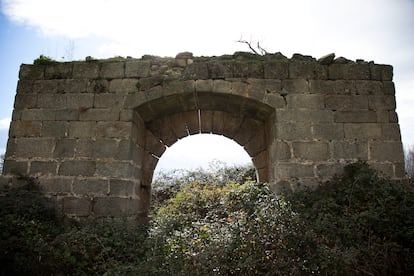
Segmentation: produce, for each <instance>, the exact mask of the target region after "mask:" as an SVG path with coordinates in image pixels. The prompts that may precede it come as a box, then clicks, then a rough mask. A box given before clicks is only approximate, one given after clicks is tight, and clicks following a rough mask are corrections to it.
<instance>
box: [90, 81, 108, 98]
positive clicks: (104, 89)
mask: <svg viewBox="0 0 414 276" xmlns="http://www.w3.org/2000/svg"><path fill="white" fill-rule="evenodd" d="M86 92H87V93H95V94H99V93H108V92H109V81H108V80H104V79H97V80H89V81H88V83H87V85H86Z"/></svg>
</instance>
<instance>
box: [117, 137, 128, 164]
mask: <svg viewBox="0 0 414 276" xmlns="http://www.w3.org/2000/svg"><path fill="white" fill-rule="evenodd" d="M131 151H132V149H131V141H130V140H120V141H119V142H118V148H117V151H116V154H115V158H116V159H118V160H130V159H131Z"/></svg>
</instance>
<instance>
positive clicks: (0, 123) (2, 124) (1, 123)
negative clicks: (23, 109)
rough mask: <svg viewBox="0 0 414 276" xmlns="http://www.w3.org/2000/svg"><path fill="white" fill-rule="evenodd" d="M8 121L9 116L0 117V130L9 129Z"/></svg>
mask: <svg viewBox="0 0 414 276" xmlns="http://www.w3.org/2000/svg"><path fill="white" fill-rule="evenodd" d="M10 121H11V119H10V118H4V119H0V130H4V129H9V126H10Z"/></svg>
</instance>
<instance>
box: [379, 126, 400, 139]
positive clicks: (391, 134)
mask: <svg viewBox="0 0 414 276" xmlns="http://www.w3.org/2000/svg"><path fill="white" fill-rule="evenodd" d="M382 136H383V139H384V140H394V141H401V134H400V126H399V125H398V124H396V123H391V124H382Z"/></svg>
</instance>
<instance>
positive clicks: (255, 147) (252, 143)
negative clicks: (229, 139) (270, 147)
mask: <svg viewBox="0 0 414 276" xmlns="http://www.w3.org/2000/svg"><path fill="white" fill-rule="evenodd" d="M246 132H247V131H244V130H243V128H241V131H240V132H239V133H237V135H236V136H235V137H234V140H236V141H241V140H240V139H238V136H239V135H240V133H243V134H244V133H246ZM246 134H247V133H246ZM246 134H244V135H246ZM248 136H250V137H249V140H247V141H243V142H244V143H243V144H242V145H244V148H245V150H246V151H247V153H248V154H249V155H250V156H256V155H257V154H259V153H260V152H262V151H264V150H266V134H265V130H264V128H263V127H262V128H259V129H257V130H255V129H252V130H250V134H247V135H246V137H248Z"/></svg>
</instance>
